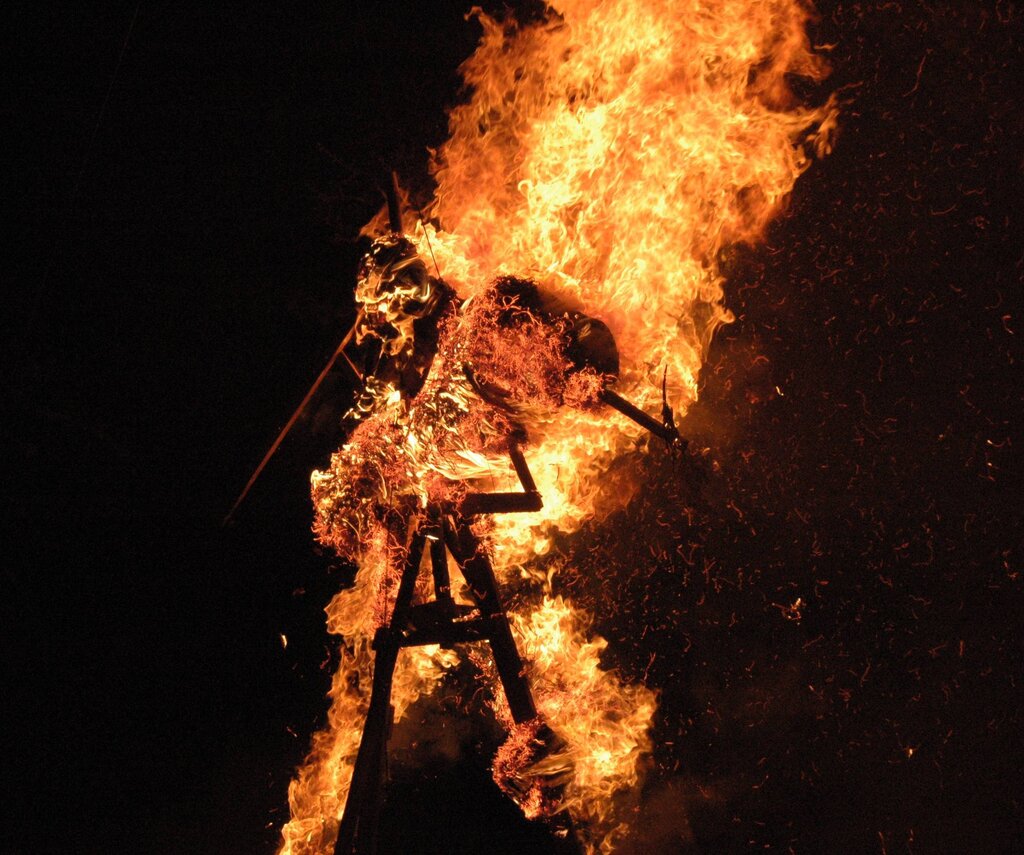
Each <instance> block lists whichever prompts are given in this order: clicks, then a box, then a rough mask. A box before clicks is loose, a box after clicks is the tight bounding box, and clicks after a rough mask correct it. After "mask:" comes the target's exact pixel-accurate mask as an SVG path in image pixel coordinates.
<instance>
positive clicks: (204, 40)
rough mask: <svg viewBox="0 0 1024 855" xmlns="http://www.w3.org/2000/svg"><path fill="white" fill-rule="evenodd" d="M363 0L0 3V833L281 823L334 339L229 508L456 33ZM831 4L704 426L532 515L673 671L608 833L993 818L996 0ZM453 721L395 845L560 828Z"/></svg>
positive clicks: (895, 842)
mask: <svg viewBox="0 0 1024 855" xmlns="http://www.w3.org/2000/svg"><path fill="white" fill-rule="evenodd" d="M370 6H371V4H359V6H357V7H355V8H351V7H350V6H349V5H348V4H343V3H338V4H330V5H328V4H311V5H308V6H305V7H303V9H302V10H298V11H297V10H294V9H279V10H276V11H275V10H267V9H263V8H260V9H258V10H257V9H256V7H255V6H252V5H247V4H237V5H230V4H165V3H155V2H147V3H141V4H139V6H138V7H137V8H136V7H135V6H132V5H130V4H128V5H125V6H123V7H122V6H117V5H113V4H111V5H104V6H103V7H102V8H99V7H97V8H91V9H84V8H79V7H78V6H73V5H68V6H66V7H63V8H62V7H59V6H54V5H52V4H47V5H40V4H8V5H7V6H6V7H5V11H4V12H3V13H2V14H3V19H4V21H3V27H2V31H3V33H4V36H3V39H4V42H5V44H4V48H3V51H2V54H0V56H2V59H0V62H2V63H3V79H4V82H5V84H6V86H5V88H6V90H7V91H6V94H5V96H4V99H3V102H2V104H3V108H2V109H3V111H4V123H5V126H6V128H7V132H6V133H5V138H6V144H5V155H6V156H5V159H4V170H3V176H4V202H5V207H6V208H7V217H6V218H5V219H6V221H7V222H8V226H7V227H6V229H5V231H6V241H5V243H6V245H7V247H6V250H5V254H4V271H5V272H4V284H5V287H4V289H3V290H4V296H3V298H2V300H3V302H2V306H3V312H2V317H0V330H2V334H3V345H2V346H3V367H2V375H0V382H2V389H0V392H2V394H0V402H2V404H0V406H2V412H3V419H2V422H0V441H2V443H3V446H4V461H5V465H4V470H3V472H4V474H3V479H4V480H3V502H4V512H3V541H2V549H3V553H4V556H5V559H4V561H3V568H4V569H3V570H2V584H3V598H2V601H3V617H2V620H3V624H2V625H3V648H4V670H5V675H4V678H3V690H2V692H0V695H2V698H3V700H2V704H3V710H4V719H5V722H4V726H3V728H2V733H3V737H2V738H3V755H2V756H3V768H4V776H5V778H6V781H5V784H4V787H3V792H4V795H3V799H2V803H3V807H4V809H5V813H8V817H7V819H6V821H5V823H4V836H5V840H4V843H3V848H4V849H5V850H6V851H10V852H17V853H38V852H57V851H61V852H190V853H193V852H194V853H200V852H202V853H234V852H239V853H241V852H270V851H272V850H273V848H274V844H275V841H276V837H277V829H278V828H279V827H280V825H281V823H282V822H283V821H284V819H285V818H286V816H287V807H286V804H285V793H286V787H287V782H288V780H289V776H290V774H291V770H292V769H293V768H294V766H295V765H296V764H297V763H298V761H299V760H300V759H301V757H302V754H303V752H304V750H305V747H306V745H307V741H308V738H309V735H310V733H311V732H312V730H313V729H314V728H315V727H316V726H317V724H318V723H319V722H320V721H322V718H323V714H324V706H325V705H324V701H323V695H324V692H325V690H326V685H327V675H328V673H329V670H330V666H331V662H330V661H329V660H330V657H331V656H332V653H331V649H330V641H329V639H328V638H327V636H326V634H325V633H324V630H323V619H322V613H321V609H322V607H323V605H324V604H325V602H326V600H327V598H328V597H329V596H330V594H331V592H332V591H333V590H334V589H335V588H336V586H337V584H338V574H337V572H336V571H333V570H331V569H330V568H329V567H328V562H327V561H326V560H325V558H324V557H323V556H319V555H317V554H316V552H315V551H314V549H313V545H312V538H311V536H310V533H309V520H310V510H309V505H308V497H307V478H308V472H309V470H310V469H311V468H312V467H313V466H315V465H317V464H318V463H322V462H323V461H324V460H325V459H326V455H327V454H328V452H329V451H330V450H331V448H332V446H333V445H334V444H335V443H336V442H337V439H338V437H337V436H336V434H335V432H334V430H333V428H332V424H333V419H334V418H335V417H336V415H337V414H338V412H339V410H340V409H341V408H343V407H344V401H345V399H346V396H347V395H348V394H349V386H348V380H347V379H346V378H345V377H344V376H342V375H339V376H337V377H332V378H331V380H330V381H329V383H328V387H327V389H326V390H325V394H324V395H323V396H322V397H321V398H320V399H319V401H318V403H317V405H316V406H314V408H313V410H312V414H311V416H310V417H309V418H307V419H305V420H304V422H303V423H302V424H301V425H300V426H299V428H298V429H297V430H296V432H295V434H294V436H293V437H291V438H290V439H289V440H288V443H287V444H286V445H285V446H284V448H283V449H282V451H281V453H280V454H279V456H278V457H277V458H275V460H274V462H273V463H272V465H271V466H270V468H269V469H268V471H267V472H266V473H265V475H264V477H263V479H262V480H261V481H260V483H259V484H258V486H257V488H256V489H255V491H254V492H253V494H252V496H251V497H250V500H249V502H248V503H247V505H246V506H245V507H244V508H243V509H242V511H241V513H240V515H239V517H238V520H237V522H236V523H235V525H234V526H233V527H230V528H227V529H225V528H221V526H220V520H221V518H222V517H223V516H224V514H225V512H226V511H227V509H228V508H229V507H230V505H231V502H232V501H233V499H234V497H235V495H236V494H237V492H238V490H239V489H240V488H241V486H242V484H243V483H244V481H245V479H246V477H247V476H248V474H249V472H250V471H251V469H252V468H253V466H254V465H255V463H256V462H257V461H258V460H259V458H260V456H261V455H262V453H263V451H264V450H265V448H266V447H267V445H268V444H269V443H270V441H271V440H272V439H273V437H274V435H275V434H276V432H277V430H278V428H279V427H280V426H281V425H282V424H283V422H284V420H285V419H286V418H287V415H288V414H289V413H290V412H291V410H292V408H293V407H294V406H295V405H296V403H297V402H298V400H299V399H300V398H301V396H302V394H303V392H304V391H305V389H306V387H307V386H308V384H309V383H310V382H311V381H312V379H313V378H314V377H315V376H316V374H317V372H318V371H319V370H320V367H321V366H322V365H323V363H324V362H325V361H326V359H327V357H328V356H329V355H330V354H331V353H332V352H333V349H334V347H335V345H336V343H337V341H338V339H339V338H340V336H341V335H342V334H343V332H344V330H345V329H346V328H347V326H348V323H349V321H350V318H351V303H352V298H351V282H352V276H353V272H354V267H355V264H356V261H357V258H358V255H359V247H358V245H357V244H356V242H355V240H354V238H355V235H356V233H357V231H358V227H359V226H360V225H361V224H362V223H363V222H365V221H366V220H367V219H368V218H369V216H370V215H371V214H372V213H373V212H374V211H375V209H376V208H377V206H378V205H379V202H380V197H379V195H378V194H377V190H376V186H377V185H378V183H379V182H380V181H381V180H382V179H383V176H384V175H385V174H386V169H388V168H391V167H397V168H398V169H399V170H400V171H401V172H402V174H403V176H404V178H405V180H406V182H407V183H408V184H409V185H410V186H411V187H412V188H413V189H414V191H416V192H418V193H421V194H422V193H425V192H427V191H428V190H429V185H428V180H427V176H426V167H425V163H426V148H427V147H428V146H434V145H437V144H439V143H440V142H441V141H442V140H443V139H444V137H445V133H446V120H445V115H444V110H445V107H446V106H450V105H451V104H452V103H454V102H455V100H456V99H457V98H458V97H460V96H459V87H458V78H457V74H456V71H455V69H456V67H457V65H458V63H459V62H460V61H461V60H462V59H463V58H464V57H466V56H468V55H469V53H470V52H471V51H472V49H473V47H474V44H475V40H476V38H477V35H478V29H477V27H476V25H475V24H474V23H473V22H467V21H465V20H464V19H463V14H464V11H465V9H464V8H463V7H461V6H459V5H457V4H452V3H436V4H424V7H425V8H423V9H421V10H419V11H414V12H409V11H400V10H399V9H398V8H397V7H389V6H386V5H385V6H378V5H377V4H372V6H373V8H369V7H370ZM427 6H429V8H426V7H427ZM820 8H821V11H822V19H821V21H820V22H819V23H818V24H817V25H816V27H815V31H814V37H815V40H816V41H817V42H818V43H820V44H831V45H833V46H834V47H833V48H832V50H831V52H830V54H831V59H832V63H833V65H834V73H833V76H832V78H831V79H830V80H829V81H828V83H827V84H826V86H825V87H823V88H821V89H820V90H809V91H808V92H807V93H806V94H807V95H808V97H809V98H811V99H820V98H822V97H824V93H825V92H827V91H831V90H841V91H842V94H843V98H844V99H845V101H846V106H845V108H844V111H843V117H842V122H841V135H840V137H839V140H838V144H837V148H836V150H835V152H834V153H833V154H832V155H831V156H830V157H829V158H827V159H825V160H824V161H822V162H820V163H816V164H814V166H813V167H812V168H811V170H810V171H809V172H808V174H807V175H805V176H804V177H803V178H801V179H800V181H799V182H798V185H797V188H796V191H795V193H794V195H793V199H792V202H791V205H790V208H789V211H788V213H787V214H786V216H784V217H783V218H782V219H781V220H780V221H779V222H777V223H776V224H775V225H774V226H773V227H772V228H771V230H770V233H769V235H768V237H767V241H766V244H765V245H764V246H762V247H760V248H757V249H754V250H742V251H735V252H733V253H731V255H730V257H729V258H727V259H725V260H724V261H725V265H726V270H727V271H728V273H729V275H730V282H729V284H728V288H727V294H728V297H727V302H728V304H729V306H730V307H731V308H732V309H733V311H734V312H735V313H736V315H737V322H736V323H735V324H733V325H731V326H729V327H727V328H725V329H724V330H722V332H721V333H720V335H719V337H718V338H717V340H716V343H715V345H714V346H713V349H712V354H711V357H710V360H709V362H708V365H707V369H706V371H705V375H704V392H703V398H702V401H701V402H700V404H699V405H698V406H697V407H696V408H694V410H693V411H692V413H691V414H690V416H689V417H688V418H687V420H686V421H684V423H683V431H684V433H686V434H687V435H688V436H690V437H691V438H692V439H693V440H694V442H693V446H694V447H695V448H699V449H708V450H707V452H706V454H704V455H703V456H702V457H701V458H700V460H699V462H698V463H697V464H696V465H695V467H687V466H684V467H673V466H670V465H667V461H665V460H664V459H663V455H662V456H659V455H660V454H661V452H660V451H659V450H658V449H652V450H651V452H650V454H649V455H648V456H647V457H646V458H644V457H641V458H639V459H637V460H634V461H632V462H631V465H635V466H636V467H638V468H639V469H640V471H641V472H642V473H644V475H645V477H647V478H649V479H650V481H651V491H650V492H651V494H652V495H654V496H657V497H659V498H658V501H657V502H656V503H650V502H648V503H635V504H634V505H633V506H631V507H630V508H629V509H628V510H627V511H626V512H624V513H621V514H618V515H616V516H614V517H613V518H611V519H610V520H608V521H607V522H605V523H604V524H602V525H600V526H598V525H595V526H592V527H590V528H588V529H587V530H586V531H584V532H583V533H582V535H581V538H580V540H579V541H578V542H577V543H576V544H575V545H571V544H566V545H563V548H564V550H565V551H566V552H567V553H568V554H569V555H570V557H571V558H573V559H574V560H575V561H576V563H577V566H579V567H580V568H581V570H582V571H584V572H583V574H582V575H581V576H580V577H579V578H578V580H576V581H572V582H566V583H564V592H565V593H567V594H569V595H571V596H578V597H579V598H581V599H583V600H586V601H587V602H590V603H591V604H592V605H593V607H594V609H595V611H596V612H597V615H598V629H599V630H600V631H601V632H602V634H604V635H605V636H606V637H607V638H609V639H610V641H611V646H610V649H609V652H608V656H607V658H608V662H609V664H610V665H614V666H616V667H618V668H619V669H621V670H622V672H623V673H624V675H625V676H626V677H628V678H630V679H638V678H639V677H641V676H643V675H646V679H647V683H648V685H650V686H651V687H652V688H657V689H659V691H660V692H661V696H662V704H661V709H660V711H659V713H658V717H657V720H656V725H655V734H654V735H655V740H656V750H655V753H654V757H653V760H652V762H651V770H650V774H649V776H648V784H647V787H646V789H645V791H644V794H643V800H642V802H641V806H640V821H639V822H638V827H640V828H641V829H642V831H641V832H640V833H639V835H638V841H639V842H638V843H637V847H638V850H639V851H646V852H688V851H694V852H723V851H729V852H731V851H747V850H753V849H759V850H760V849H771V850H782V851H786V850H787V849H788V848H791V849H792V850H793V851H797V852H823V851H829V852H870V851H877V852H890V853H891V852H908V851H911V852H982V851H984V852H997V851H1000V852H1002V851H1011V850H1012V849H1014V848H1018V849H1019V848H1020V847H1021V846H1022V845H1024V841H1022V810H1024V809H1022V792H1021V777H1022V776H1021V775H1020V773H1019V764H1020V759H1021V757H1020V753H1021V752H1020V743H1021V737H1020V728H1021V714H1020V687H1019V684H1020V681H1021V679H1022V677H1024V675H1022V673H1021V653H1022V646H1021V637H1020V621H1019V618H1018V615H1019V614H1020V611H1021V607H1022V595H1021V592H1022V585H1024V581H1022V579H1021V576H1020V573H1021V542H1020V528H1021V522H1022V521H1021V510H1020V508H1021V504H1020V494H1021V488H1022V485H1021V478H1020V474H1021V473H1020V467H1019V461H1018V456H1017V449H1018V448H1019V436H1018V432H1017V431H1016V430H1015V427H1016V422H1017V421H1018V420H1019V418H1020V412H1021V378H1020V364H1021V362H1020V360H1021V356H1022V353H1021V339H1022V337H1024V329H1022V324H1021V319H1022V315H1021V308H1022V307H1021V277H1022V267H1024V261H1022V258H1024V243H1022V240H1021V213H1020V200H1021V199H1022V198H1024V196H1022V194H1024V177H1022V169H1024V164H1022V150H1021V144H1020V140H1021V138H1022V136H1021V132H1022V130H1024V120H1022V118H1021V111H1020V109H1019V105H1018V103H1017V97H1018V96H1017V90H1018V86H1019V79H1020V76H1021V58H1022V57H1021V53H1022V47H1021V45H1022V44H1024V30H1022V27H1021V23H1022V10H1021V7H1020V5H1019V4H1014V3H996V4H994V5H993V4H973V3H956V2H937V3H934V4H932V5H930V6H927V7H926V6H925V5H924V4H921V5H917V4H914V5H912V4H903V7H901V5H899V4H896V3H889V4H880V5H878V6H875V5H861V4H853V3H827V4H826V3H822V4H820ZM693 469H696V470H701V471H703V472H704V473H705V475H706V479H705V480H704V481H703V482H701V481H700V480H699V479H697V478H696V477H695V475H694V473H693V471H692V470H693ZM598 547H600V548H601V549H602V550H603V554H604V555H606V556H607V558H606V559H605V560H602V561H600V562H596V561H594V560H593V559H592V558H591V559H588V558H587V557H586V556H588V555H591V554H592V553H591V550H592V549H594V548H598ZM638 556H640V557H639V558H638ZM798 598H799V599H800V603H799V605H797V606H796V607H794V604H795V603H796V602H797V599H798ZM281 634H285V635H287V637H288V639H289V644H288V646H287V648H285V647H283V646H282V644H281V639H280V635H281ZM475 727H476V726H475V725H472V724H460V725H459V728H461V730H460V731H459V732H460V733H461V734H462V735H461V736H460V737H459V739H460V740H461V741H462V744H461V749H460V751H457V752H456V754H457V759H451V757H449V759H445V758H444V752H441V751H433V753H431V751H429V750H428V751H426V755H427V756H425V757H424V756H419V757H417V759H416V762H415V763H413V762H407V763H405V764H404V765H403V764H401V763H400V764H398V768H397V771H396V782H395V787H394V790H393V792H394V793H395V794H396V795H397V797H396V798H393V799H392V800H391V802H390V803H389V806H388V808H387V816H388V829H389V830H388V831H387V832H386V835H387V836H386V838H385V843H386V848H388V850H389V851H407V852H463V853H469V852H485V851H487V852H545V851H548V850H549V848H550V847H549V845H548V843H547V842H546V837H545V834H544V832H543V829H542V828H537V827H534V826H529V825H528V824H526V823H525V821H523V820H521V819H520V818H519V817H518V815H517V813H516V811H515V809H514V808H512V807H511V806H510V805H509V804H508V803H507V802H506V801H504V800H503V799H502V798H501V797H500V796H499V794H498V793H497V791H496V790H495V789H494V788H493V785H491V784H490V783H489V777H488V772H487V762H488V757H487V756H486V753H487V751H488V750H490V747H493V741H494V739H495V735H494V733H493V732H492V729H489V726H488V725H487V723H486V722H481V723H480V724H479V727H478V729H477V730H474V728H475ZM462 749H464V750H462ZM406 753H407V754H408V757H407V758H406V759H407V760H409V759H410V758H413V757H415V756H416V752H413V751H408V752H406ZM449 753H450V752H449Z"/></svg>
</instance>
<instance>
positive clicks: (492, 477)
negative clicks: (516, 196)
mask: <svg viewBox="0 0 1024 855" xmlns="http://www.w3.org/2000/svg"><path fill="white" fill-rule="evenodd" d="M579 321H580V318H579V316H578V315H575V316H574V315H573V314H571V313H562V314H560V315H552V314H551V313H548V312H544V311H542V310H541V309H540V308H539V301H538V298H537V294H536V289H535V288H534V286H533V285H532V283H528V282H523V281H521V280H515V279H500V280H497V281H496V282H494V283H492V286H491V287H490V288H489V289H488V290H487V291H486V292H485V293H484V294H482V295H480V296H478V297H475V298H474V299H472V300H469V301H466V302H464V303H462V304H461V305H458V306H456V305H455V304H451V305H449V307H448V308H447V309H446V310H445V311H444V312H443V314H442V315H441V317H440V318H439V320H438V324H437V341H436V351H435V353H434V355H433V359H432V361H431V362H430V363H429V367H428V369H427V371H426V376H425V379H424V380H423V382H422V386H421V387H420V388H418V389H417V390H416V391H415V392H414V393H413V394H409V393H408V392H406V391H405V390H403V389H402V388H401V386H400V384H399V383H397V382H395V381H391V382H383V383H381V382H376V383H374V382H371V383H368V384H367V389H370V390H372V395H371V397H370V399H367V398H366V394H365V391H364V396H363V399H362V400H363V403H362V405H361V407H362V412H361V413H360V414H359V415H360V420H359V421H358V423H357V424H356V426H355V428H354V429H353V431H352V433H351V434H350V436H349V438H348V440H347V442H345V444H344V445H343V446H342V447H341V448H340V449H339V450H338V451H337V452H335V453H334V454H333V455H332V457H331V463H330V466H329V468H327V469H326V470H323V471H317V472H314V473H313V477H312V493H313V501H314V506H315V511H316V513H315V519H314V526H313V527H314V531H315V533H316V536H317V538H318V540H319V541H320V542H321V543H322V544H324V545H325V546H329V547H331V548H333V549H334V550H335V551H337V552H338V553H339V554H340V555H342V556H343V557H345V558H348V559H350V560H352V561H354V562H356V563H357V564H358V565H360V566H361V567H373V568H376V570H370V572H371V573H373V574H374V575H375V576H377V577H378V578H377V579H376V580H375V582H374V583H373V586H374V587H375V588H376V589H377V591H376V597H375V598H374V599H375V602H374V611H375V612H376V614H377V621H376V622H378V623H379V621H380V619H381V617H382V616H383V615H384V614H385V613H386V610H387V603H388V599H389V595H390V593H391V591H392V589H393V587H394V584H395V580H396V572H397V568H398V566H400V563H401V559H402V556H403V554H404V553H403V549H404V546H405V538H406V533H407V530H408V527H409V521H410V519H411V517H412V516H413V515H415V514H416V513H418V512H422V511H423V510H425V509H426V508H427V507H428V506H435V507H436V506H446V507H451V508H454V509H456V510H457V509H458V508H459V505H460V502H461V501H462V500H463V499H464V497H465V496H466V495H467V494H469V493H470V492H478V491H486V490H488V489H491V490H493V489H495V488H496V486H497V485H499V484H501V483H503V482H504V481H507V479H508V477H509V476H510V475H511V474H512V470H511V466H510V463H509V455H508V443H509V439H510V437H516V438H517V441H519V442H523V441H524V440H526V439H527V438H528V436H529V434H530V432H531V430H534V429H542V426H543V424H544V422H545V421H546V420H549V419H551V418H552V417H553V416H554V415H555V413H556V412H557V410H558V409H559V408H561V407H564V406H569V407H576V408H588V407H590V406H593V405H594V404H595V403H596V402H597V396H598V394H599V392H600V390H601V388H602V387H603V385H604V384H605V382H606V381H607V379H608V378H607V375H606V374H602V373H601V372H599V370H598V368H599V367H604V366H602V365H600V360H583V359H581V358H580V354H579V350H580V344H579V342H580V322H579ZM595 361H596V362H598V363H599V364H598V366H597V367H595V366H594V365H593V364H587V363H589V362H595ZM606 362H607V360H606ZM499 489H500V487H499Z"/></svg>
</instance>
